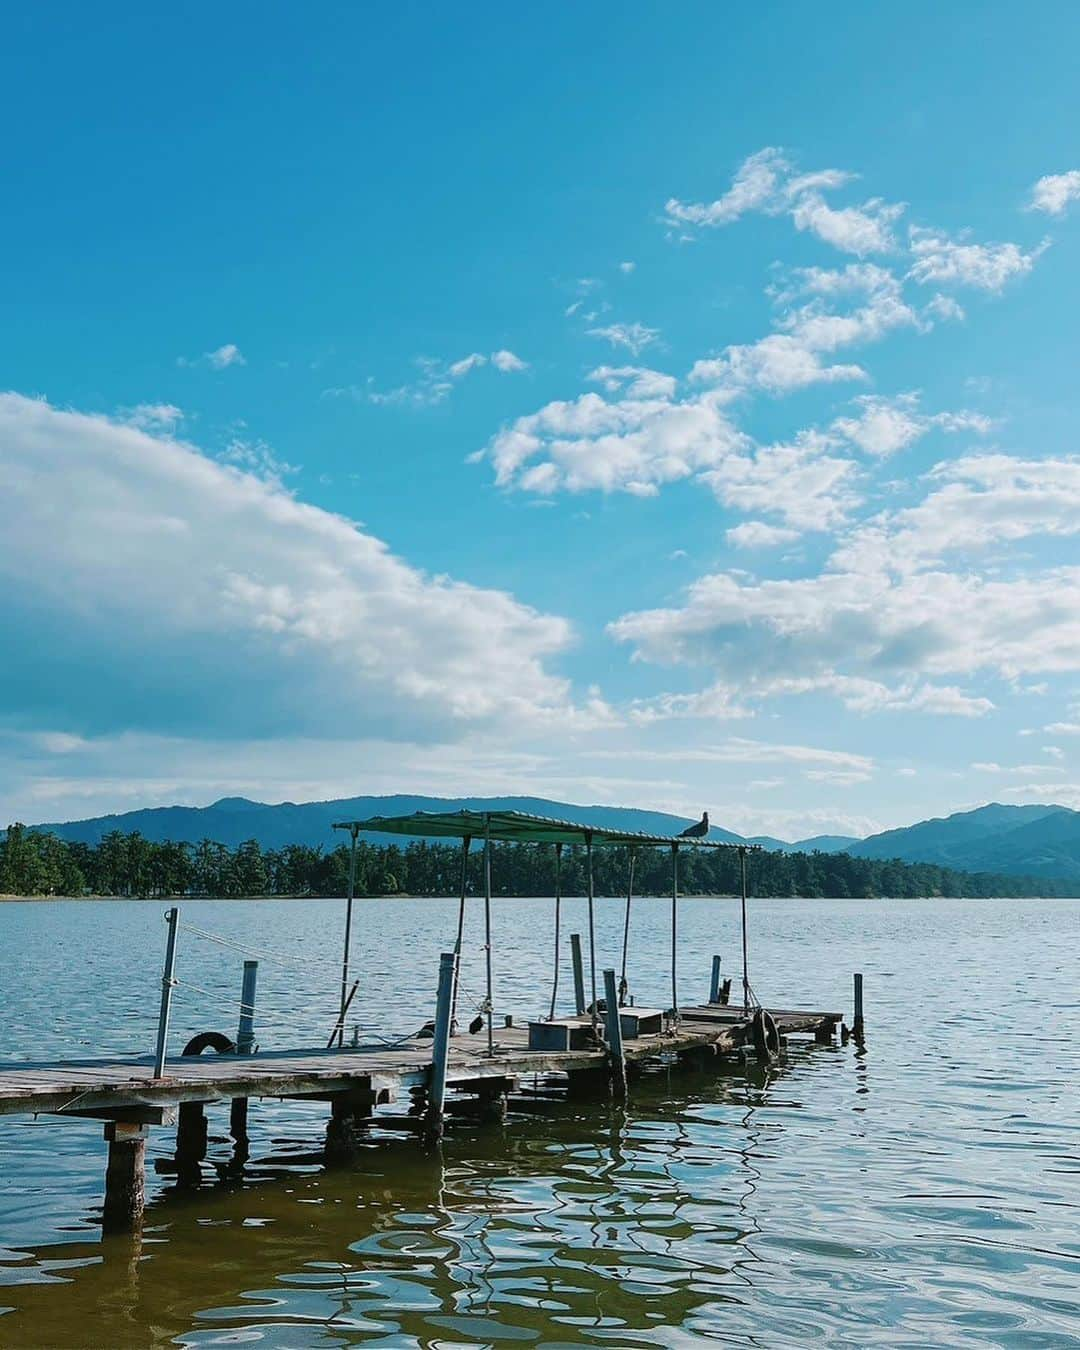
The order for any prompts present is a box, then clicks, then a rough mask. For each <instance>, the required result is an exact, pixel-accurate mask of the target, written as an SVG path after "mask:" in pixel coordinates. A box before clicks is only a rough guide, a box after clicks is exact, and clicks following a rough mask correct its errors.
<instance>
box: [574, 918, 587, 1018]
mask: <svg viewBox="0 0 1080 1350" xmlns="http://www.w3.org/2000/svg"><path fill="white" fill-rule="evenodd" d="M570 961H571V964H572V965H573V967H574V1011H575V1012H576V1013H577V1015H578V1016H579V1017H582V1016H583V1015H584V1013H585V967H584V964H583V963H582V960H581V934H580V933H571V934H570Z"/></svg>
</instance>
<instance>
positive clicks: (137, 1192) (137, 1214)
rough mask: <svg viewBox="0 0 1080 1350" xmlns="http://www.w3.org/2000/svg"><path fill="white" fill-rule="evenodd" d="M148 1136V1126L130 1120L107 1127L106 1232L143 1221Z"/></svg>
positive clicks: (103, 1222)
mask: <svg viewBox="0 0 1080 1350" xmlns="http://www.w3.org/2000/svg"><path fill="white" fill-rule="evenodd" d="M158 1076H159V1077H160V1075H158ZM146 1135H147V1127H146V1126H145V1125H132V1124H129V1123H128V1122H127V1121H122V1120H110V1121H108V1122H107V1124H106V1126H105V1138H106V1140H107V1141H108V1145H109V1161H108V1164H107V1166H106V1168H105V1204H104V1207H103V1209H102V1213H101V1226H102V1229H103V1230H104V1231H105V1232H106V1233H131V1232H133V1231H134V1230H135V1229H137V1228H138V1227H139V1224H140V1223H141V1222H142V1216H143V1209H144V1207H145V1205H146Z"/></svg>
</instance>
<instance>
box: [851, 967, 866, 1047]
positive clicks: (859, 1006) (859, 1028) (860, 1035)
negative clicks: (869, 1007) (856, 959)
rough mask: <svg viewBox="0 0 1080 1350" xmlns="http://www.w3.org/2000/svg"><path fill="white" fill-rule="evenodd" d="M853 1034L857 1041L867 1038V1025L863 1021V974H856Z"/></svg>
mask: <svg viewBox="0 0 1080 1350" xmlns="http://www.w3.org/2000/svg"><path fill="white" fill-rule="evenodd" d="M851 1030H852V1034H853V1035H854V1037H855V1039H856V1040H857V1041H860V1042H861V1041H863V1040H864V1039H865V1033H866V1026H865V1023H864V1022H863V989H862V975H859V974H857V975H856V976H855V1019H854V1021H853V1023H852V1027H851Z"/></svg>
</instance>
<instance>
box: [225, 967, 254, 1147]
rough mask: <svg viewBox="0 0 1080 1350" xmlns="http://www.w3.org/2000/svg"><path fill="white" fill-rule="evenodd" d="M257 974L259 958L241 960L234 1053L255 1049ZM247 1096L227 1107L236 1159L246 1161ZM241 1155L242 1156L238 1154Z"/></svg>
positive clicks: (241, 1053) (237, 1099) (239, 1053)
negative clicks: (242, 975)
mask: <svg viewBox="0 0 1080 1350" xmlns="http://www.w3.org/2000/svg"><path fill="white" fill-rule="evenodd" d="M258 976H259V963H258V961H245V962H244V978H243V982H242V984H241V986H240V1022H239V1025H238V1027H237V1031H236V1053H237V1054H238V1055H250V1054H251V1053H252V1052H253V1051H254V1049H255V985H256V981H257V980H258ZM247 1119H248V1099H247V1098H246V1097H234V1098H233V1100H232V1105H231V1106H230V1108H229V1133H230V1134H231V1135H232V1138H233V1143H234V1144H235V1145H236V1147H235V1149H234V1153H235V1155H236V1161H237V1162H246V1161H247V1142H248V1132H247ZM241 1154H243V1155H244V1156H243V1157H241Z"/></svg>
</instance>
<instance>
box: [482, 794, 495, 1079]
mask: <svg viewBox="0 0 1080 1350" xmlns="http://www.w3.org/2000/svg"><path fill="white" fill-rule="evenodd" d="M484 958H485V961H486V964H487V995H486V1001H487V1032H488V1054H489V1055H493V1054H494V1053H495V1027H494V1023H493V1021H492V1017H493V1004H492V983H491V820H490V818H489V817H487V816H485V817H484Z"/></svg>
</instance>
